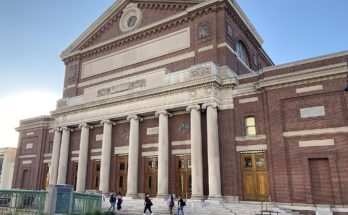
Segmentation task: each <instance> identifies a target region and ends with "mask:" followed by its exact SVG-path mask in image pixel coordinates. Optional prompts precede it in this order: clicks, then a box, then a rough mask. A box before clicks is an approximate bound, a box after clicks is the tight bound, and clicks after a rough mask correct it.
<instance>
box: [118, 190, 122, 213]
mask: <svg viewBox="0 0 348 215" xmlns="http://www.w3.org/2000/svg"><path fill="white" fill-rule="evenodd" d="M122 202H123V200H122V194H121V192H119V193H118V196H117V210H118V211H119V210H121V208H122V206H121V205H122Z"/></svg>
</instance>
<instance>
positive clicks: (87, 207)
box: [72, 192, 102, 214]
mask: <svg viewBox="0 0 348 215" xmlns="http://www.w3.org/2000/svg"><path fill="white" fill-rule="evenodd" d="M101 209H102V195H101V194H99V195H98V194H88V193H77V192H74V194H73V210H72V211H73V214H85V213H91V212H97V211H101Z"/></svg>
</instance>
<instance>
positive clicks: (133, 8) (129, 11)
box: [120, 3, 142, 32]
mask: <svg viewBox="0 0 348 215" xmlns="http://www.w3.org/2000/svg"><path fill="white" fill-rule="evenodd" d="M141 18H142V14H141V11H140V9H139V8H138V7H137V4H134V3H130V4H128V5H127V6H126V7H125V9H123V15H122V16H121V19H120V29H121V31H122V32H128V31H131V30H133V29H135V28H137V27H139V25H140V22H141Z"/></svg>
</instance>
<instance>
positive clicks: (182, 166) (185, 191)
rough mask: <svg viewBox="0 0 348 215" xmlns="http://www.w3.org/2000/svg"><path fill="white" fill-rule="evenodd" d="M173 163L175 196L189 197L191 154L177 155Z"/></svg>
mask: <svg viewBox="0 0 348 215" xmlns="http://www.w3.org/2000/svg"><path fill="white" fill-rule="evenodd" d="M175 163H176V164H175V166H176V185H175V194H176V196H181V197H182V198H186V199H189V198H191V194H192V173H191V172H192V171H191V167H192V166H191V156H177V157H176V162H175Z"/></svg>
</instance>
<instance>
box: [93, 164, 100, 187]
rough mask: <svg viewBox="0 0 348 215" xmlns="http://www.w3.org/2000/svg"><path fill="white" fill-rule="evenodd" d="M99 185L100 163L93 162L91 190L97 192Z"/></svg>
mask: <svg viewBox="0 0 348 215" xmlns="http://www.w3.org/2000/svg"><path fill="white" fill-rule="evenodd" d="M99 184H100V161H93V170H92V190H99Z"/></svg>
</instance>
